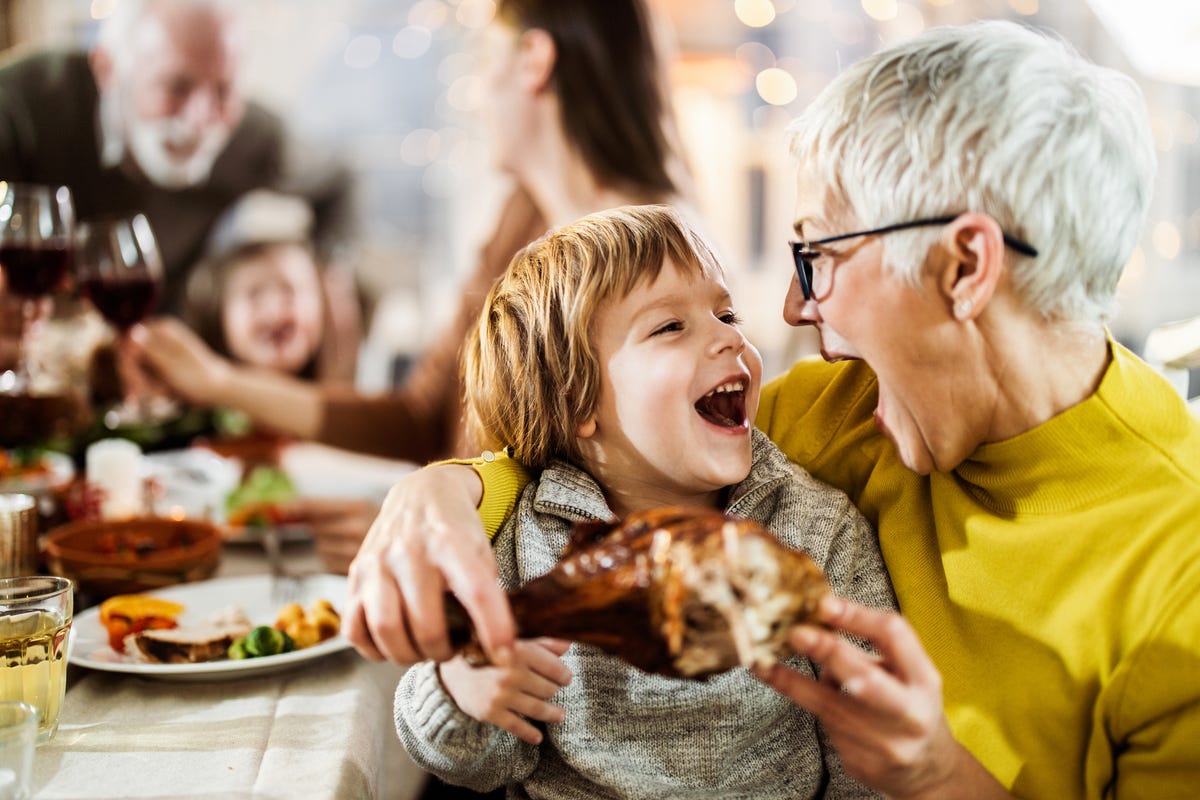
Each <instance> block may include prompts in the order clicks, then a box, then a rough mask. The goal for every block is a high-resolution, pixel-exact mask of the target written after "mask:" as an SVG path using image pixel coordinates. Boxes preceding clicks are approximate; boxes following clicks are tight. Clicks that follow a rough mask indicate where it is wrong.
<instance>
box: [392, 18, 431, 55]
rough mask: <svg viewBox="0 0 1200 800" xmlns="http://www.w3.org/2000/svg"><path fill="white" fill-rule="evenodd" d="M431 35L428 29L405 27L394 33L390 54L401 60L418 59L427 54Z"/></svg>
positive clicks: (416, 26) (414, 26)
mask: <svg viewBox="0 0 1200 800" xmlns="http://www.w3.org/2000/svg"><path fill="white" fill-rule="evenodd" d="M431 44H433V34H432V33H431V32H430V30H429V28H423V27H421V26H420V25H407V26H405V27H403V28H401V29H400V30H399V31H397V32H396V36H395V38H393V39H392V52H393V53H395V54H396V55H398V56H400V57H401V58H420V57H421V56H423V55H425V54H426V53H427V52H429V46H430V45H431Z"/></svg>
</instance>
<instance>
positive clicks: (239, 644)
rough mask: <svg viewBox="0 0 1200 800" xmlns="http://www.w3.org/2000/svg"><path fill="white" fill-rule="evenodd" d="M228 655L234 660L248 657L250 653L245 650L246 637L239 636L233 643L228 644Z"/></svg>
mask: <svg viewBox="0 0 1200 800" xmlns="http://www.w3.org/2000/svg"><path fill="white" fill-rule="evenodd" d="M228 654H229V657H230V658H231V659H234V660H241V659H243V658H249V657H250V654H249V653H247V652H246V637H245V636H241V637H239V638H237V639H234V640H233V644H231V645H229V651H228Z"/></svg>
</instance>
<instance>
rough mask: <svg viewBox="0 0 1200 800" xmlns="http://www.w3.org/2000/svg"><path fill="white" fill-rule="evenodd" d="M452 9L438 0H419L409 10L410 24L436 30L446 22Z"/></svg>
mask: <svg viewBox="0 0 1200 800" xmlns="http://www.w3.org/2000/svg"><path fill="white" fill-rule="evenodd" d="M449 18H450V9H448V8H447V7H446V6H445V4H443V3H441V2H439V1H438V0H417V2H415V3H413V5H412V8H410V9H409V10H408V24H409V25H416V26H418V27H421V28H428V29H429V30H431V31H435V30H437V29H438V28H441V27H442V26H443V25H445V24H446V22H447V20H449Z"/></svg>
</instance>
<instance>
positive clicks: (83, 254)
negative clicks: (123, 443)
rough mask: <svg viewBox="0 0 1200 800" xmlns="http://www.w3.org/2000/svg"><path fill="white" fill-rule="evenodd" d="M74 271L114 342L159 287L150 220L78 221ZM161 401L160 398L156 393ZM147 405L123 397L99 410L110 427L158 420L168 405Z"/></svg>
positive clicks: (150, 306)
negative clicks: (111, 332)
mask: <svg viewBox="0 0 1200 800" xmlns="http://www.w3.org/2000/svg"><path fill="white" fill-rule="evenodd" d="M75 272H76V275H77V277H78V279H79V287H80V292H81V293H82V294H83V295H84V296H85V297H87V298H88V299H89V300H90V301H91V303H92V305H93V306H94V307H95V308H96V310H97V311H98V312H100V315H101V316H103V317H104V318H105V319H106V320H108V322H109V324H110V325H112V327H113V330H114V332H115V333H116V336H117V341H116V347H117V348H118V349H120V348H121V347H122V346H123V339H124V337H125V336H126V335H127V334H128V333H129V329H130V328H132V327H133V326H134V325H135V324H137V323H138V322H141V321H142V320H143V319H145V318H146V317H147V316H149V315H150V313H151V312H152V311H153V310H154V307H155V305H156V304H157V302H158V295H159V292H160V291H161V290H162V283H163V265H162V256H161V255H160V254H159V250H158V243H157V242H156V241H155V239H154V232H153V231H152V230H151V228H150V222H149V220H147V219H146V217H145V216H144V215H142V214H137V215H135V216H133V217H130V218H120V219H106V220H95V221H85V222H81V223H80V224H79V226H78V230H77V232H76V235H75ZM158 399H159V400H165V398H158ZM162 406H163V403H158V404H157V407H156V408H152V406H151V401H150V399H149V398H147V397H145V396H142V395H139V396H138V397H131V396H127V397H126V398H125V399H124V400H123V401H122V402H121V403H119V404H118V405H117V406H115V407H114V408H112V409H109V410H108V411H106V412H105V414H104V422H105V424H106V425H107V426H108V427H109V428H118V427H121V426H123V425H129V424H141V423H147V422H156V421H161V420H162V419H164V418H166V417H169V416H171V414H172V413H173V411H172V409H164V408H163V407H162Z"/></svg>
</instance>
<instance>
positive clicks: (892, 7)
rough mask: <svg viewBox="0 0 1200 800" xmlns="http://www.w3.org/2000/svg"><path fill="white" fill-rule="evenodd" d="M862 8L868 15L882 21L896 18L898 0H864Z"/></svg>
mask: <svg viewBox="0 0 1200 800" xmlns="http://www.w3.org/2000/svg"><path fill="white" fill-rule="evenodd" d="M862 8H863V11H865V12H866V13H867V16H868V17H870V18H871V19H875V20H879V21H880V22H887V21H888V20H892V19H895V18H896V11H897V9H896V0H862Z"/></svg>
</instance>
